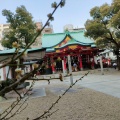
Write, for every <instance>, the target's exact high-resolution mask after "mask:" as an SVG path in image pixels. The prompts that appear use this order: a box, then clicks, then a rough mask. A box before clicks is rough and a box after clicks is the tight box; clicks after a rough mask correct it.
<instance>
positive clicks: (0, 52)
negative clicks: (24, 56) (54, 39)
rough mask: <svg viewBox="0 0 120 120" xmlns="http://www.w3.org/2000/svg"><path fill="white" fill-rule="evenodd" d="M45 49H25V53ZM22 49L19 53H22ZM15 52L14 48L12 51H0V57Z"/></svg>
mask: <svg viewBox="0 0 120 120" xmlns="http://www.w3.org/2000/svg"><path fill="white" fill-rule="evenodd" d="M44 49H45V48H32V49H27V52H36V51H42V50H44ZM23 50H24V49H21V50H20V52H22V51H23ZM14 52H15V48H13V49H7V50H1V51H0V55H3V54H13V53H14Z"/></svg>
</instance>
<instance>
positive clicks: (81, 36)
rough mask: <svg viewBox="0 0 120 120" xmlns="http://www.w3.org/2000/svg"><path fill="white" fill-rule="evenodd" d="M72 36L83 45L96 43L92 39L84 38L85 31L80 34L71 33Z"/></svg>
mask: <svg viewBox="0 0 120 120" xmlns="http://www.w3.org/2000/svg"><path fill="white" fill-rule="evenodd" d="M70 36H71V37H72V38H74V39H75V40H76V41H78V42H80V43H83V44H93V43H94V41H93V40H92V39H90V38H87V37H85V36H84V31H83V30H82V31H79V32H71V33H70Z"/></svg>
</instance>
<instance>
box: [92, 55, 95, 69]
mask: <svg viewBox="0 0 120 120" xmlns="http://www.w3.org/2000/svg"><path fill="white" fill-rule="evenodd" d="M91 66H92V69H94V68H95V67H94V66H95V61H94V55H93V60H92V64H91Z"/></svg>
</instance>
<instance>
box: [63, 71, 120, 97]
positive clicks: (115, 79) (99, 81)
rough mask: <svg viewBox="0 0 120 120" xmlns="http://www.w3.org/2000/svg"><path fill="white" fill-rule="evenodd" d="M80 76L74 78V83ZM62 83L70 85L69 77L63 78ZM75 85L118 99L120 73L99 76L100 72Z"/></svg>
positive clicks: (119, 94) (109, 72)
mask: <svg viewBox="0 0 120 120" xmlns="http://www.w3.org/2000/svg"><path fill="white" fill-rule="evenodd" d="M81 76H82V75H80V74H79V75H76V76H74V77H73V78H74V82H75V80H76V79H79V78H80V77H81ZM64 82H65V83H66V84H70V80H69V77H67V78H65V81H64ZM77 85H80V86H82V87H87V88H90V89H93V90H96V91H100V92H103V93H106V94H109V95H112V96H114V97H118V98H120V71H119V72H118V71H115V70H112V71H107V72H106V73H105V74H104V75H101V74H100V72H98V73H95V74H89V75H88V76H86V77H84V78H83V80H82V81H79V82H78V83H77Z"/></svg>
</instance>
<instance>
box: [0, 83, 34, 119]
mask: <svg viewBox="0 0 120 120" xmlns="http://www.w3.org/2000/svg"><path fill="white" fill-rule="evenodd" d="M34 83H35V81H33V82H32V84H31V86H30V87H29V89H28V90H27V91H26V92H25V93H24V94H23V95H24V96H26V95H27V96H26V98H25V97H20V98H17V100H16V101H14V102H13V103H12V104H11V105H10V106H9V107H8V108H7V109H5V110H4V112H2V113H1V114H0V120H5V119H10V118H11V117H14V116H15V115H17V114H19V113H20V112H22V111H23V110H24V109H25V108H26V107H27V105H28V104H26V106H24V107H23V105H24V104H25V103H26V101H27V100H28V99H29V97H30V95H29V94H28V93H29V91H30V90H31V89H32V88H33V86H34ZM15 107H18V108H17V110H15V111H14V113H12V111H13V110H14V108H15ZM9 115H10V116H9Z"/></svg>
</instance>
